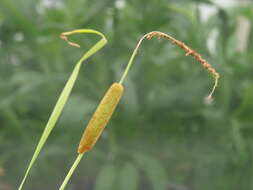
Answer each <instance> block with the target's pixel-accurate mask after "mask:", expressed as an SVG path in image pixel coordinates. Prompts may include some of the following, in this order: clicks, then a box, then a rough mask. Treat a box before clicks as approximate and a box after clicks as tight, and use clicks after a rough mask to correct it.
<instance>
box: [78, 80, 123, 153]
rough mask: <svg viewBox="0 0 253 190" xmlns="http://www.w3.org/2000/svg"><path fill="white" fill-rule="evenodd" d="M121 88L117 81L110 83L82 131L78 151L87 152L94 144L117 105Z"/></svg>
mask: <svg viewBox="0 0 253 190" xmlns="http://www.w3.org/2000/svg"><path fill="white" fill-rule="evenodd" d="M123 90H124V87H123V86H122V85H121V84H119V83H114V84H112V86H111V87H110V88H109V89H108V90H107V92H106V94H105V96H104V97H103V99H102V100H101V102H100V104H99V105H98V107H97V109H96V111H95V113H94V114H93V116H92V118H91V120H90V121H89V123H88V125H87V127H86V129H85V131H84V133H83V136H82V138H81V141H80V144H79V147H78V153H83V152H87V151H89V150H90V149H92V147H93V146H94V145H95V143H96V142H97V140H98V138H99V137H100V135H101V133H102V132H103V130H104V128H105V126H106V124H107V123H108V121H109V120H110V118H111V116H112V114H113V112H114V110H115V108H116V106H117V105H118V103H119V100H120V98H121V96H122V94H123Z"/></svg>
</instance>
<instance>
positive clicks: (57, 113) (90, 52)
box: [18, 29, 107, 190]
mask: <svg viewBox="0 0 253 190" xmlns="http://www.w3.org/2000/svg"><path fill="white" fill-rule="evenodd" d="M76 33H92V34H96V35H99V36H101V37H102V39H101V40H99V41H98V42H97V43H96V44H95V45H94V46H92V47H91V48H90V49H89V50H88V51H87V52H86V53H85V54H84V55H83V56H82V57H81V59H80V60H79V61H78V62H77V63H76V65H75V67H74V70H73V72H72V74H71V75H70V77H69V79H68V81H67V83H66V85H65V87H64V89H63V91H62V93H61V95H60V97H59V99H58V100H57V103H56V105H55V107H54V109H53V112H52V113H51V116H50V118H49V120H48V122H47V124H46V127H45V129H44V131H43V133H42V136H41V138H40V140H39V143H38V145H37V147H36V149H35V152H34V154H33V156H32V159H31V161H30V163H29V165H28V168H27V170H26V172H25V175H24V177H23V180H22V182H21V184H20V186H19V188H18V189H19V190H21V189H22V187H23V185H24V182H25V180H26V178H27V176H28V174H29V172H30V170H31V168H32V166H33V164H34V162H35V160H36V159H37V157H38V155H39V153H40V151H41V149H42V148H43V146H44V144H45V142H46V141H47V138H48V136H49V135H50V133H51V131H52V130H53V128H54V126H55V123H56V122H57V120H58V118H59V116H60V114H61V112H62V110H63V108H64V105H65V104H66V102H67V100H68V98H69V95H70V93H71V90H72V88H73V86H74V84H75V81H76V78H77V76H78V73H79V70H80V67H81V65H82V62H83V61H84V60H86V59H87V58H89V57H90V56H92V55H93V54H94V53H96V52H97V51H98V50H99V49H101V48H102V47H103V46H104V45H105V44H106V43H107V40H106V38H105V36H104V35H103V34H102V33H100V32H98V31H96V30H92V29H80V30H73V31H70V32H64V33H62V35H61V37H62V38H64V40H66V41H67V42H68V43H69V44H70V45H74V46H77V47H80V46H79V45H78V44H75V43H73V42H69V41H68V39H67V37H66V36H67V35H71V34H76Z"/></svg>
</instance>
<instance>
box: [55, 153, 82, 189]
mask: <svg viewBox="0 0 253 190" xmlns="http://www.w3.org/2000/svg"><path fill="white" fill-rule="evenodd" d="M84 153H85V152H84ZM84 153H82V154H78V156H77V158H76V160H75V162H74V163H73V165H72V167H71V168H70V170H69V172H68V174H67V175H66V177H65V179H64V181H63V182H62V184H61V186H60V188H59V190H64V189H65V187H66V185H67V184H68V181H69V179H70V178H71V176H72V174H73V173H74V171H75V169H76V167H77V166H78V164H79V162H80V161H81V159H82V157H83V155H84Z"/></svg>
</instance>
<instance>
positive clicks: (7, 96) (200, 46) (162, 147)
mask: <svg viewBox="0 0 253 190" xmlns="http://www.w3.org/2000/svg"><path fill="white" fill-rule="evenodd" d="M230 3H233V4H230ZM252 24H253V4H252V3H251V2H250V1H242V0H241V1H239V0H238V1H228V0H227V1H224V3H223V1H216V2H213V1H208V0H178V1H173V0H160V1H155V0H145V1H143V0H127V1H126V0H103V1H101V0H93V1H88V0H38V1H35V0H20V1H17V0H0V189H1V190H12V189H13V190H14V189H17V187H18V184H19V183H20V182H21V178H22V176H23V174H24V172H25V169H26V168H27V165H28V163H29V161H30V159H31V156H32V154H33V151H34V149H35V146H36V144H37V142H38V140H39V137H40V135H41V133H42V131H43V129H44V127H45V124H46V122H47V120H48V117H49V115H50V113H51V111H52V109H53V106H54V104H55V102H56V100H57V98H58V96H59V94H60V92H61V90H62V88H63V86H64V84H65V82H66V80H67V79H68V77H69V75H70V73H71V71H72V69H73V67H74V64H75V62H76V61H77V60H78V59H79V58H80V56H81V55H82V53H83V52H84V51H85V50H87V49H88V48H89V47H90V46H91V45H92V44H94V43H95V42H96V41H97V40H98V38H97V37H96V36H95V37H94V35H77V36H75V37H73V38H72V39H74V40H76V41H78V42H79V43H80V44H81V45H82V48H81V49H77V48H73V47H70V46H68V45H67V44H66V43H65V42H63V41H62V40H60V38H59V34H60V33H61V32H63V31H69V30H73V29H77V28H93V29H96V30H99V31H101V32H103V33H104V34H105V35H106V36H107V38H108V40H109V43H108V45H107V46H106V47H105V48H103V49H102V50H101V51H99V52H98V53H96V54H95V55H94V56H92V58H90V59H89V60H88V61H87V62H86V63H85V64H87V65H86V66H85V67H82V68H81V72H80V75H79V77H78V79H77V83H76V85H75V87H74V89H73V92H72V94H71V96H70V99H69V101H68V103H67V104H66V107H65V109H64V112H63V114H62V116H61V118H60V120H59V122H58V123H57V126H56V128H55V129H54V130H53V132H52V135H51V136H50V138H49V141H48V142H47V143H46V146H45V147H44V148H43V150H42V152H41V154H40V156H39V159H38V160H37V161H36V163H35V166H34V167H33V169H32V171H31V175H30V176H29V178H28V180H27V182H26V184H25V187H24V189H26V190H35V189H36V190H42V189H43V190H44V189H49V190H51V189H52V190H53V189H58V187H59V185H60V184H61V182H62V180H63V178H64V176H65V174H66V172H67V171H68V169H69V167H70V166H71V165H72V163H73V161H74V159H75V157H76V149H77V145H78V143H79V140H80V137H81V134H82V132H83V129H84V128H85V126H86V123H87V122H88V120H89V118H90V117H91V115H92V113H93V111H94V109H95V108H96V106H97V104H98V102H99V100H100V99H101V97H102V96H103V95H104V93H105V91H106V89H107V88H108V87H109V86H110V84H111V83H112V82H114V81H118V80H119V79H120V76H121V74H122V73H123V71H124V68H125V66H126V64H127V61H128V59H129V57H130V55H131V53H132V51H133V49H134V47H135V45H136V43H137V41H138V39H139V38H140V37H141V36H142V35H143V34H145V33H147V32H150V31H152V30H159V31H162V32H165V33H168V34H171V35H172V36H174V37H175V38H177V39H179V40H182V41H183V42H185V43H186V44H188V45H189V46H190V47H192V48H193V49H195V50H196V51H198V52H199V53H200V54H201V55H202V56H203V57H204V58H205V59H206V60H208V61H209V62H210V63H211V64H212V65H213V67H214V68H216V70H217V71H218V72H219V73H220V74H221V80H220V84H219V87H218V89H217V91H216V92H215V95H214V97H215V99H214V101H213V102H212V103H211V104H208V103H207V102H205V101H204V97H205V96H206V95H207V94H208V92H209V91H210V89H211V87H212V84H213V80H212V77H211V75H210V74H209V73H208V72H207V71H206V70H204V69H203V68H202V67H201V66H200V65H199V63H197V62H196V61H195V60H194V59H193V58H192V57H185V56H184V52H183V51H182V50H180V49H179V48H178V47H175V46H174V45H172V44H170V43H168V42H167V41H166V40H162V39H161V40H156V39H153V40H151V41H145V42H144V43H143V45H142V47H141V49H140V51H139V53H138V56H137V59H136V60H135V63H134V65H133V67H132V68H131V70H130V74H129V75H128V77H127V79H126V83H125V94H124V96H123V99H122V101H121V103H120V105H119V106H118V108H117V110H116V112H115V114H114V116H113V118H112V120H111V121H110V123H109V125H108V126H107V128H106V130H105V132H104V133H103V135H102V137H101V138H100V139H99V141H98V143H97V145H96V146H95V148H94V149H93V150H92V151H91V152H89V153H88V154H86V156H85V157H84V159H83V160H82V162H81V164H80V165H79V167H78V169H77V170H76V173H75V174H74V175H73V177H72V179H71V181H70V183H69V185H68V186H67V188H66V189H68V190H81V189H85V190H88V189H90V190H93V189H94V190H116V189H117V190H137V189H138V190H214V189H215V190H252V189H253V164H252V163H253V83H252V82H253V77H252V76H253V75H252V73H253V72H252V71H253V65H252V64H253V30H252Z"/></svg>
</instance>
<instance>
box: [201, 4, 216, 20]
mask: <svg viewBox="0 0 253 190" xmlns="http://www.w3.org/2000/svg"><path fill="white" fill-rule="evenodd" d="M199 10H200V19H201V21H202V22H207V20H208V19H209V18H210V17H211V16H213V15H215V14H216V13H217V11H218V9H217V7H216V6H212V5H208V4H205V3H201V4H200V5H199Z"/></svg>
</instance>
